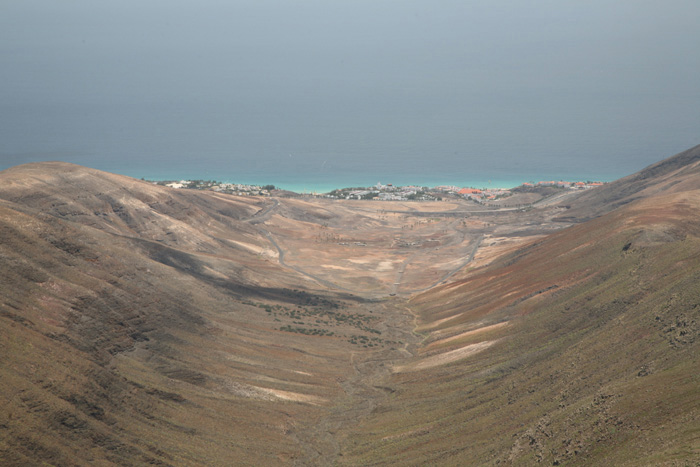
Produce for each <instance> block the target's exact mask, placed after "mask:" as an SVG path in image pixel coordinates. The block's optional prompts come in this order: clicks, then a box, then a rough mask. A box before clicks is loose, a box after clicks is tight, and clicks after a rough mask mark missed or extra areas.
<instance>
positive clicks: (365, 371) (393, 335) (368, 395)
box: [292, 297, 420, 466]
mask: <svg viewBox="0 0 700 467" xmlns="http://www.w3.org/2000/svg"><path fill="white" fill-rule="evenodd" d="M377 305H378V304H377V302H374V303H368V304H363V305H361V306H363V307H365V308H370V307H371V309H372V310H373V311H374V314H375V315H377V314H380V318H381V321H380V322H378V323H377V324H376V325H375V326H376V328H377V329H378V330H379V331H380V332H381V335H382V338H383V339H384V340H385V341H392V342H393V343H392V344H391V345H387V346H386V347H384V348H380V349H378V350H375V351H354V352H352V353H351V355H350V358H349V363H350V365H349V368H348V371H349V374H348V377H347V379H345V380H344V381H342V382H341V383H340V384H341V387H342V389H343V392H344V395H343V396H341V397H340V398H339V399H337V400H336V401H335V402H334V404H333V405H332V406H331V407H330V408H329V410H328V412H327V414H326V415H325V416H324V417H323V418H322V419H321V420H319V421H318V422H317V423H315V424H314V425H312V426H307V427H299V428H298V429H297V430H296V431H295V432H294V433H293V434H292V435H293V436H294V437H295V438H296V440H297V441H298V442H299V444H300V447H301V449H302V451H303V453H304V455H303V457H302V458H299V459H297V460H296V461H295V463H294V465H300V466H310V465H314V466H315V465H333V464H334V463H336V462H337V461H338V459H339V458H340V457H341V456H342V446H343V443H344V441H345V439H346V438H347V435H348V434H349V432H350V431H351V430H352V427H353V426H355V425H356V424H357V423H358V422H359V421H360V420H362V419H363V418H364V417H366V416H368V415H369V414H370V413H371V412H372V411H373V410H374V409H375V408H376V407H377V406H378V405H379V404H381V402H382V401H383V400H384V399H385V398H387V397H388V396H389V395H390V394H391V393H393V392H394V391H395V389H394V388H393V387H391V385H390V384H389V383H388V380H389V376H390V375H391V373H392V368H393V367H394V366H395V365H396V364H397V363H398V362H400V361H402V360H405V359H406V358H408V357H411V356H413V352H414V350H415V348H416V346H417V345H418V343H419V341H420V337H419V336H418V335H416V334H414V332H413V329H414V316H413V315H412V313H411V312H410V310H409V309H408V308H407V307H406V301H405V300H404V299H403V298H398V297H394V298H392V299H390V300H386V301H383V302H380V303H379V306H377ZM378 311H379V313H378Z"/></svg>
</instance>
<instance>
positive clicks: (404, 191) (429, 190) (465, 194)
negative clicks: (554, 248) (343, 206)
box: [151, 180, 604, 204]
mask: <svg viewBox="0 0 700 467" xmlns="http://www.w3.org/2000/svg"><path fill="white" fill-rule="evenodd" d="M151 183H154V184H158V185H163V186H168V187H171V188H184V189H194V190H209V191H215V192H218V193H226V194H232V195H238V196H271V195H275V196H288V197H293V196H305V197H316V198H319V197H322V198H331V199H344V200H376V201H443V200H448V199H455V198H463V199H468V200H471V201H474V202H476V203H479V204H485V203H491V202H494V201H497V200H501V199H505V198H508V197H510V196H512V195H514V194H516V193H524V192H525V193H526V192H530V191H532V192H536V191H541V190H543V189H548V190H561V191H562V192H563V191H566V190H588V189H591V188H596V187H599V186H602V185H603V184H604V183H603V182H592V181H586V182H583V181H577V182H567V181H540V182H537V183H527V182H526V183H523V184H522V185H520V186H518V187H515V188H481V189H479V188H472V187H459V186H453V185H440V186H435V187H427V186H416V185H406V186H394V185H393V184H391V183H388V184H386V185H383V184H381V183H377V184H376V185H374V186H371V187H356V188H341V189H336V190H333V191H331V192H328V193H310V194H309V193H304V194H300V193H294V192H291V191H285V190H280V189H277V188H276V187H275V186H274V185H245V184H239V183H223V182H217V181H214V180H180V181H172V180H166V181H152V182H151Z"/></svg>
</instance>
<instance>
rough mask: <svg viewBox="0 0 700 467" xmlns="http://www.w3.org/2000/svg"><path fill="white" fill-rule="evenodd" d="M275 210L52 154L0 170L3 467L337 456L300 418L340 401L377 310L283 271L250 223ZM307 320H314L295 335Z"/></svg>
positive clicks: (310, 419) (314, 417) (310, 421)
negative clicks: (53, 159) (314, 440)
mask: <svg viewBox="0 0 700 467" xmlns="http://www.w3.org/2000/svg"><path fill="white" fill-rule="evenodd" d="M271 203H272V202H271V201H269V200H264V199H261V198H256V199H247V198H238V197H233V196H222V195H218V194H215V193H200V192H194V191H185V190H173V189H168V188H163V187H158V186H154V185H151V184H149V183H145V182H141V181H138V180H133V179H130V178H127V177H120V176H117V175H112V174H106V173H104V172H99V171H95V170H91V169H87V168H84V167H78V166H73V165H70V164H63V163H43V164H30V165H26V166H20V167H17V168H14V169H10V170H7V171H4V172H2V173H0V460H1V462H0V463H2V464H3V465H36V464H39V463H47V464H50V465H143V464H158V465H232V464H235V463H243V464H254V465H280V464H285V463H288V462H291V461H292V460H293V459H298V458H304V459H314V458H315V457H317V456H318V455H319V454H318V452H317V451H318V450H324V449H329V450H332V444H331V443H330V441H329V442H327V443H326V442H324V441H319V442H318V446H313V447H312V446H311V444H310V442H309V441H308V440H306V439H305V438H304V436H305V430H306V428H304V427H308V426H315V425H316V424H317V423H318V420H319V419H320V418H321V417H323V416H327V414H328V412H329V410H330V406H331V400H332V399H334V398H336V397H341V396H343V395H344V394H345V392H344V390H343V386H342V385H343V384H347V380H348V379H349V378H350V377H351V376H352V371H351V362H350V358H349V349H350V348H352V347H353V345H352V344H350V343H349V342H348V338H347V337H346V336H347V335H348V334H362V335H364V334H367V332H365V331H363V329H364V328H366V327H367V323H369V322H370V321H371V319H374V318H370V317H368V316H366V313H364V312H363V311H362V310H361V309H359V308H358V303H359V302H357V300H354V299H352V298H348V297H344V298H339V297H337V296H334V295H332V294H329V293H324V295H319V294H317V293H314V292H313V291H309V290H305V289H304V288H303V286H304V284H305V282H306V281H305V280H303V279H300V278H299V276H298V274H296V273H295V272H294V271H290V270H289V269H288V268H286V269H285V268H282V267H280V265H279V264H278V261H277V252H276V251H275V250H273V248H272V246H271V244H270V242H269V240H268V239H267V238H266V237H265V235H264V234H263V233H262V232H261V231H260V230H258V228H257V227H256V224H255V222H253V221H254V220H256V219H257V218H258V217H259V216H258V214H259V213H261V212H264V211H265V209H266V207H267V206H269V205H271ZM256 216H257V217H256ZM360 308H361V307H360ZM307 315H308V316H313V317H314V318H315V319H317V320H318V319H319V318H323V319H324V321H325V322H326V324H325V325H324V328H320V327H318V328H314V329H310V330H309V334H311V335H305V334H303V333H299V332H290V330H291V329H292V327H293V326H295V323H298V322H301V321H302V320H309V318H308V316H307ZM314 326H319V325H317V324H315V325H314ZM360 328H362V329H360ZM356 354H357V355H356V359H357V360H358V361H361V359H362V357H361V355H362V352H361V351H356ZM326 446H330V447H326Z"/></svg>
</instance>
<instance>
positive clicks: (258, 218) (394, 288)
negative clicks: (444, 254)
mask: <svg viewBox="0 0 700 467" xmlns="http://www.w3.org/2000/svg"><path fill="white" fill-rule="evenodd" d="M272 201H273V203H272V204H271V205H268V206H265V207H264V208H263V209H261V210H260V211H258V212H256V213H255V214H253V215H252V216H251V217H250V218H249V219H246V221H247V222H249V223H250V224H251V225H255V226H256V227H257V228H258V230H259V231H260V233H262V234H263V235H265V236H266V237H267V239H268V240H269V242H270V243H271V244H272V246H274V247H275V249H276V250H277V253H278V261H279V264H280V266H282V267H285V268H288V269H292V270H294V271H296V272H297V273H299V274H301V275H303V276H306V277H308V278H310V279H313V280H314V281H316V282H318V283H319V284H321V285H323V286H325V287H328V288H331V289H336V290H342V291H344V292H349V293H352V294H355V295H363V294H365V292H364V291H358V290H353V289H349V288H347V287H343V286H340V285H338V284H336V283H334V282H331V281H329V280H326V279H323V278H321V277H318V276H316V275H314V274H311V273H309V272H306V271H305V270H304V269H302V268H300V267H299V266H294V265H292V264H288V263H287V262H286V261H285V259H284V257H285V253H286V252H285V250H284V249H283V248H282V247H281V246H280V245H279V243H277V241H276V240H275V238H274V237H273V235H272V233H271V232H270V231H269V230H267V229H266V228H264V226H263V225H262V224H263V223H264V222H265V221H267V220H268V219H270V217H271V216H272V214H273V212H274V210H275V209H276V208H277V207H278V206H279V204H280V203H279V200H277V199H273V200H272ZM460 213H461V212H460ZM412 214H414V213H412ZM426 214H428V213H426ZM432 214H439V213H432ZM436 217H437V216H436ZM483 238H484V237H483V235H480V236H479V237H478V238H477V239H476V241H475V242H474V246H473V247H472V250H471V252H470V254H469V256H467V258H466V260H465V261H464V262H462V263H461V264H460V265H459V266H457V267H456V268H454V269H452V270H451V271H449V272H447V273H446V274H445V275H444V276H442V277H441V278H440V279H438V280H437V281H435V282H434V283H433V284H431V285H429V286H427V287H423V288H420V289H414V290H407V291H404V292H401V295H402V296H405V295H411V294H414V293H419V292H425V291H426V290H430V289H432V288H433V287H436V286H438V285H440V284H441V283H443V282H445V281H446V280H448V279H449V278H450V277H452V276H454V275H455V274H456V273H457V272H459V271H460V270H461V269H463V268H464V267H465V266H467V265H468V264H469V263H470V262H471V261H472V260H473V259H474V256H475V255H476V252H477V250H478V249H479V246H480V245H481V241H482V240H483ZM424 253H425V251H419V252H417V253H415V254H413V255H411V256H410V257H408V258H407V259H406V260H405V261H404V262H403V263H401V265H400V266H399V269H398V271H397V275H396V279H395V281H394V283H393V284H392V285H391V289H390V293H389V295H392V296H393V295H397V294H398V293H399V288H400V287H401V282H402V280H403V275H404V273H405V272H406V268H407V266H408V265H409V264H410V263H411V262H412V261H413V259H414V258H416V257H417V256H419V255H421V254H424Z"/></svg>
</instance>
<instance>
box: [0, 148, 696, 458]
mask: <svg viewBox="0 0 700 467" xmlns="http://www.w3.org/2000/svg"><path fill="white" fill-rule="evenodd" d="M699 166H700V146H697V147H695V148H691V149H690V150H688V151H684V152H683V153H680V154H678V155H676V156H673V157H671V158H668V159H666V160H664V161H662V162H660V163H658V164H654V165H652V166H649V167H647V168H646V169H643V170H642V171H640V172H639V173H637V174H633V175H631V176H629V177H625V178H623V179H621V180H620V181H617V182H613V183H611V184H609V185H608V186H606V187H603V188H600V189H596V190H591V191H590V192H586V193H583V194H582V195H581V196H580V197H578V198H577V199H575V200H573V201H571V202H570V206H567V207H563V206H553V207H547V208H546V210H540V211H533V212H529V213H528V212H525V213H520V214H518V215H520V216H525V217H524V218H523V219H524V220H522V221H521V220H518V219H517V218H516V217H512V218H507V219H506V218H503V219H501V218H500V217H499V218H495V217H493V216H485V217H483V218H480V217H478V213H477V214H473V215H471V216H470V217H466V218H464V219H455V218H453V217H452V215H451V214H450V211H449V210H448V211H447V213H448V214H450V215H448V216H445V218H440V211H439V210H437V207H436V205H434V204H431V205H427V204H426V205H419V204H414V205H411V206H417V207H418V206H420V207H421V209H425V210H426V211H424V212H417V214H416V216H415V217H410V215H409V214H408V213H409V212H410V211H408V210H407V209H406V208H405V207H403V205H402V207H401V209H397V212H396V213H393V214H392V213H391V212H390V209H384V210H383V211H382V210H380V211H378V212H377V211H376V207H375V206H376V204H372V203H370V202H366V203H361V202H358V203H351V205H349V206H350V207H346V206H345V205H344V204H342V203H338V202H321V201H319V202H314V201H309V200H278V201H275V200H266V199H262V198H245V197H234V196H227V195H219V194H215V193H208V192H196V191H190V190H174V189H169V188H165V187H158V186H154V185H152V184H149V183H147V182H143V181H139V180H134V179H130V178H128V177H123V176H118V175H113V174H106V173H104V172H100V171H96V170H93V169H87V168H83V167H80V166H76V165H73V164H65V163H58V162H51V163H37V164H29V165H26V166H19V167H16V168H13V169H8V170H6V171H3V172H0V276H1V278H2V282H1V284H2V285H1V286H0V287H2V288H0V292H1V295H0V297H1V299H2V301H1V302H0V356H2V358H0V375H2V378H0V400H2V407H3V411H2V412H0V459H2V460H3V462H4V463H5V464H7V465H23V464H27V463H35V462H45V463H47V464H55V465H69V464H73V465H94V464H104V465H124V464H144V463H156V464H161V465H211V464H225V463H232V462H239V463H249V464H258V465H260V464H265V465H290V464H293V465H328V464H338V465H368V464H370V465H389V464H391V465H397V464H399V465H415V464H418V463H423V464H443V465H454V464H460V463H461V464H463V463H474V464H489V465H495V464H506V465H531V464H533V463H542V462H545V463H549V464H553V465H560V464H570V465H582V464H597V463H604V462H607V463H614V464H617V465H640V464H647V465H692V462H697V461H698V460H700V438H698V435H697V433H698V431H697V429H698V427H699V426H700V407H699V404H698V399H697V394H698V393H699V391H700V377H699V376H698V373H697V371H696V369H697V368H698V367H699V363H700V361H699V360H698V358H699V357H698V352H697V346H698V342H700V338H699V335H698V334H699V333H700V324H699V323H700V289H699V288H698V284H700V221H698V219H699V218H700V216H698V213H699V212H700V169H699ZM598 190H600V191H598ZM382 206H389V205H388V204H382ZM417 207H416V208H413V207H412V209H416V210H417V209H418V208H417ZM428 209H435V210H436V211H435V213H434V214H432V217H429V211H427V210H428ZM453 209H457V207H454V208H453ZM527 216H531V217H527ZM562 216H566V217H562ZM552 218H558V219H559V221H560V222H558V223H557V224H558V225H554V224H552V225H554V227H559V228H558V229H555V228H552V229H551V232H552V233H548V234H546V235H544V234H542V232H543V231H545V230H546V229H544V230H543V229H542V228H540V226H536V227H537V228H530V227H528V226H530V225H532V224H534V223H536V222H550V221H549V219H552ZM586 219H588V220H586ZM567 222H568V223H571V224H572V226H571V227H569V228H562V227H564V226H565V225H566V223H567ZM511 223H512V224H513V225H512V227H508V226H509V225H510V224H511ZM547 225H549V224H547ZM508 228H512V230H515V231H517V232H519V234H518V236H517V237H514V238H511V237H509V236H508V235H507V232H508V230H507V229H508ZM382 229H384V230H382ZM528 229H532V230H528ZM374 231H378V232H380V234H376V237H373V236H371V235H370V234H371V233H372V232H374ZM300 233H304V234H305V235H306V236H305V237H299V235H300ZM453 234H454V235H453ZM341 235H350V236H354V237H356V238H358V243H364V244H365V246H361V245H355V244H354V243H352V245H341V243H348V242H346V241H344V239H343V238H341ZM410 235H413V236H412V237H411V236H410ZM386 236H395V237H394V240H392V241H390V242H387V241H385V240H384V237H386ZM470 236H471V237H470ZM275 239H276V240H275ZM359 239H361V240H362V242H360V240H359ZM271 240H274V242H276V243H272V241H271ZM382 242H384V243H382ZM274 245H277V247H274ZM475 245H476V246H475ZM302 247H303V248H304V249H302ZM368 249H376V251H377V252H379V253H376V255H377V258H374V259H373V258H372V257H371V256H369V255H370V253H369V252H368ZM283 252H284V253H286V255H285V258H284V262H285V263H288V264H287V265H286V266H285V264H284V263H283V261H282V258H281V255H282V254H283ZM309 252H312V253H309ZM474 252H476V255H474ZM310 254H311V255H312V256H311V257H309V255H310ZM350 254H352V255H354V256H347V257H346V255H350ZM439 255H444V257H445V258H446V259H444V260H442V259H440V257H439ZM468 255H472V256H475V260H474V261H469V262H466V263H465V262H464V261H463V260H462V259H461V256H468ZM421 258H423V259H421ZM417 259H421V261H424V262H422V263H417V264H415V265H414V263H412V262H411V261H414V260H417ZM441 261H444V264H443V263H441ZM453 263H458V264H459V266H460V269H458V270H456V272H457V273H456V274H454V273H453V274H454V275H453V276H451V278H450V280H449V281H447V282H445V281H442V282H445V283H441V284H439V285H437V286H436V287H433V288H430V290H427V291H424V292H421V293H414V294H411V295H408V296H405V297H404V296H400V295H399V296H393V297H389V296H387V295H388V294H385V295H384V296H383V297H382V296H381V295H379V294H378V292H377V291H379V290H382V289H381V288H382V287H385V290H396V289H397V288H399V286H396V285H395V284H394V288H390V286H391V284H393V283H395V282H396V283H400V281H401V280H404V279H402V276H410V275H411V274H413V275H412V276H410V280H412V281H413V282H414V283H415V285H413V287H414V288H415V289H416V290H418V289H420V288H421V287H420V284H421V282H420V281H423V282H422V284H430V283H433V282H434V281H435V280H437V278H439V277H443V276H444V274H445V272H446V271H448V270H450V269H449V268H454V267H455V266H454V264H453ZM370 265H371V266H372V267H370ZM290 266H293V267H290ZM312 267H313V268H314V269H311V268H312ZM392 268H397V269H396V271H398V272H396V273H394V272H392V271H394V269H392ZM401 268H403V269H401ZM431 268H432V269H431ZM300 271H302V272H306V273H308V274H307V275H303V274H301V273H300ZM343 274H346V275H347V277H341V276H342V275H343ZM433 276H434V277H433ZM314 277H316V279H314ZM397 281H398V282H397ZM438 282H440V281H438ZM336 284H342V285H344V286H346V287H351V288H353V290H356V291H359V292H362V291H363V290H364V293H363V294H362V293H359V292H348V291H347V290H343V289H341V288H340V287H337V286H336ZM334 287H335V288H334ZM399 289H400V288H399ZM413 321H415V322H414V323H412V322H413ZM370 344H371V345H370ZM232 420H235V423H233V424H232V422H231V421H232Z"/></svg>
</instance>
